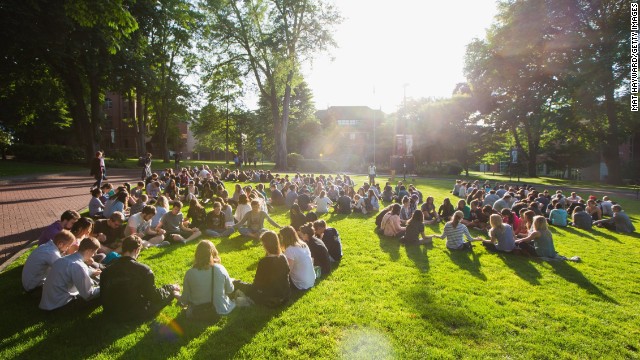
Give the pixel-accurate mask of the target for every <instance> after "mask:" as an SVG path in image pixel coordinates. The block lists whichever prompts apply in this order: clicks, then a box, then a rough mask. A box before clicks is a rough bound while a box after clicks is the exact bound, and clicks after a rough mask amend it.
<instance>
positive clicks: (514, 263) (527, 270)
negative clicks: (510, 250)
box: [495, 252, 542, 285]
mask: <svg viewBox="0 0 640 360" xmlns="http://www.w3.org/2000/svg"><path fill="white" fill-rule="evenodd" d="M495 254H496V256H497V257H498V258H499V259H500V260H502V261H503V262H504V263H505V265H507V266H508V267H510V268H511V269H513V271H514V272H515V273H516V275H518V276H519V277H520V278H521V279H523V280H526V281H527V282H529V283H530V284H532V285H540V281H539V280H538V279H540V278H542V274H540V271H538V269H536V267H535V266H533V264H532V263H531V261H530V259H528V258H525V257H521V256H518V255H515V254H507V253H503V252H495Z"/></svg>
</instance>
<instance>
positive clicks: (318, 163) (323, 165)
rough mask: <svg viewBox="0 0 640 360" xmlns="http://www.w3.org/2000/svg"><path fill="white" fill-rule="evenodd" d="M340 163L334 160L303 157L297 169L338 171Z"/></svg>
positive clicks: (315, 171)
mask: <svg viewBox="0 0 640 360" xmlns="http://www.w3.org/2000/svg"><path fill="white" fill-rule="evenodd" d="M337 168H338V165H337V164H336V162H335V161H333V160H317V159H303V160H298V166H297V168H296V170H297V171H304V172H311V173H320V172H325V173H329V172H336V169H337Z"/></svg>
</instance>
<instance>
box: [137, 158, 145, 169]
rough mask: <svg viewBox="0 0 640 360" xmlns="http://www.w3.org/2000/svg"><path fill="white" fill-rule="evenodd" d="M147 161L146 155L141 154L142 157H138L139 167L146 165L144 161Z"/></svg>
mask: <svg viewBox="0 0 640 360" xmlns="http://www.w3.org/2000/svg"><path fill="white" fill-rule="evenodd" d="M145 162H146V159H145V157H144V156H140V157H139V158H138V166H139V167H144V163H145Z"/></svg>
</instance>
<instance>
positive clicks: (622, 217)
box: [593, 205, 636, 233]
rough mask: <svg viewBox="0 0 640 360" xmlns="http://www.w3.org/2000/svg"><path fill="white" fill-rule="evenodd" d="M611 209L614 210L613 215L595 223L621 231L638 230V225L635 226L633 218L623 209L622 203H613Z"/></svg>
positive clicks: (630, 231)
mask: <svg viewBox="0 0 640 360" xmlns="http://www.w3.org/2000/svg"><path fill="white" fill-rule="evenodd" d="M611 210H612V211H613V217H611V218H609V219H604V220H598V221H594V222H593V225H596V226H601V227H604V228H606V229H608V230H611V231H616V232H620V233H632V232H634V231H636V227H635V226H633V223H632V222H631V219H629V215H627V213H625V212H624V211H622V207H621V206H620V205H613V206H612V207H611Z"/></svg>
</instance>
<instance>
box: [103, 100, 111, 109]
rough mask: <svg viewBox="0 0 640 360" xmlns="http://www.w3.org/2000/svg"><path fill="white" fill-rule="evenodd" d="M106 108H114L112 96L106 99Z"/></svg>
mask: <svg viewBox="0 0 640 360" xmlns="http://www.w3.org/2000/svg"><path fill="white" fill-rule="evenodd" d="M104 108H105V109H112V108H113V101H112V100H111V98H106V99H104Z"/></svg>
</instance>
